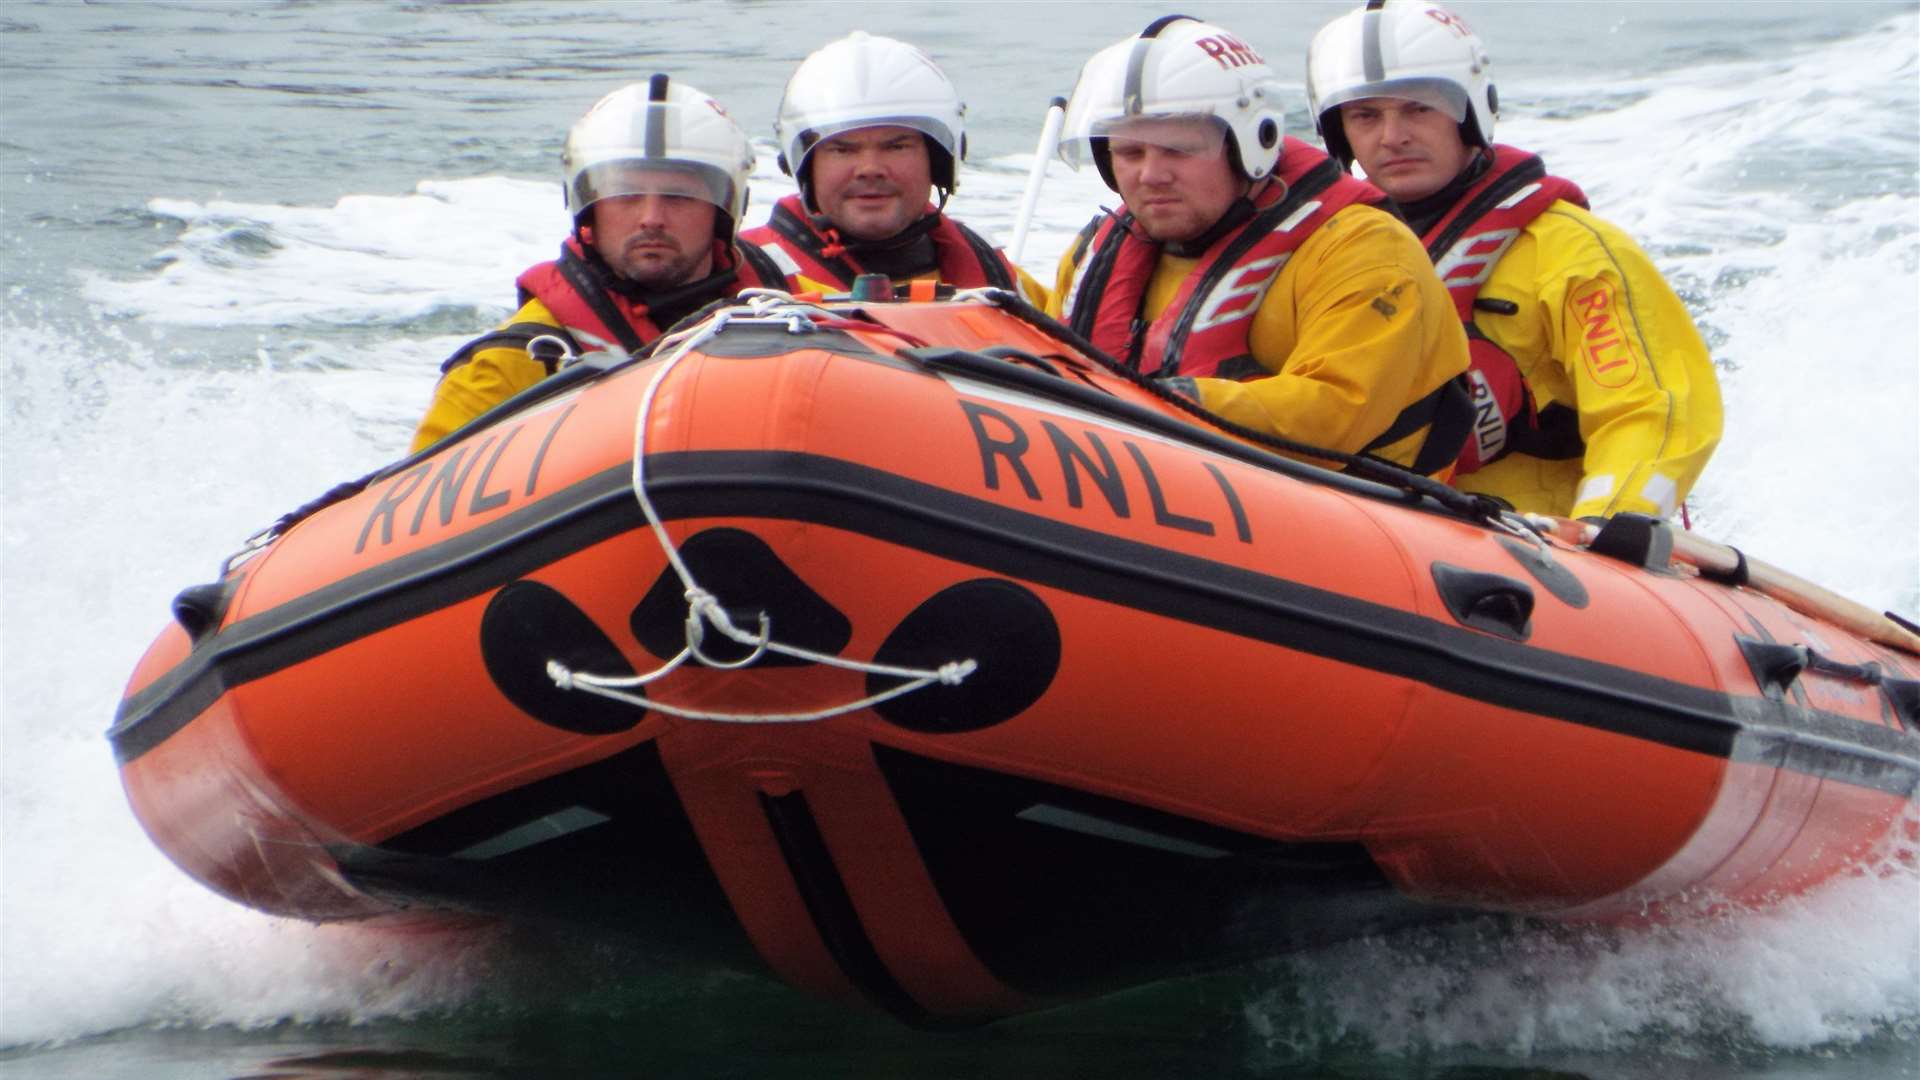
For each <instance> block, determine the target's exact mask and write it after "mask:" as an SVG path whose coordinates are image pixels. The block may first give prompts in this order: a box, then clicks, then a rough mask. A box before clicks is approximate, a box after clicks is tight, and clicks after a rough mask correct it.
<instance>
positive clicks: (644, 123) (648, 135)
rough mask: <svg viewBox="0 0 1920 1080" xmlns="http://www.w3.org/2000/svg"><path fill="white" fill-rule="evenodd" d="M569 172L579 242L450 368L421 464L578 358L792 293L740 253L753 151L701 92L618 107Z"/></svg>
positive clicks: (674, 90)
mask: <svg viewBox="0 0 1920 1080" xmlns="http://www.w3.org/2000/svg"><path fill="white" fill-rule="evenodd" d="M561 162H562V167H563V169H564V171H565V182H566V200H567V210H568V211H569V212H570V213H572V215H573V233H572V235H570V236H569V237H568V238H567V239H566V242H565V243H563V244H562V245H561V247H560V257H559V258H558V259H556V260H554V261H552V262H545V263H541V264H539V265H538V266H535V267H533V268H531V269H529V270H527V271H526V272H525V273H523V274H521V275H520V278H519V281H518V282H517V284H518V285H519V290H520V310H518V311H516V312H514V313H513V316H512V317H511V318H509V319H508V320H507V321H506V322H504V323H502V324H501V325H500V326H499V327H498V328H497V329H495V330H494V331H492V332H491V333H488V334H485V335H482V336H481V337H479V338H476V339H475V340H473V341H471V342H468V343H467V344H466V345H465V346H463V347H462V348H461V349H460V350H459V351H458V352H456V353H454V354H453V356H452V357H451V358H449V359H448V360H447V362H446V363H445V364H444V365H442V367H441V377H440V383H439V385H438V387H436V388H435V390H434V395H433V404H432V405H431V406H430V407H429V408H428V410H427V415H426V417H425V418H424V419H422V420H421V422H420V427H419V430H418V431H417V432H415V434H414V437H413V449H414V450H415V451H418V450H421V449H423V448H425V447H427V446H431V445H432V444H434V443H436V442H438V441H440V440H441V439H443V438H445V437H446V436H447V435H448V434H449V433H451V432H453V431H454V430H456V429H457V428H459V427H461V426H462V425H464V424H466V423H467V422H468V421H470V420H472V419H474V418H475V417H477V416H479V415H480V414H481V413H484V412H486V411H487V410H488V409H490V408H492V407H493V406H495V405H498V404H499V403H500V402H502V401H505V400H506V399H508V398H510V397H512V396H513V395H514V394H516V393H519V392H520V391H522V390H525V389H527V388H528V387H530V386H532V385H534V384H535V383H537V382H539V381H540V380H541V379H544V378H546V377H547V376H548V375H551V374H553V373H554V371H556V370H557V369H558V367H559V366H560V365H561V364H562V363H563V362H571V359H570V358H573V357H579V356H585V355H589V354H595V353H599V354H605V355H607V356H610V357H615V358H617V357H621V356H627V355H632V354H634V353H638V352H639V351H640V350H642V349H644V348H645V347H647V346H648V345H649V344H651V343H652V342H653V341H654V340H655V339H656V338H658V337H659V336H660V335H661V334H663V333H664V332H665V331H666V330H667V329H668V328H670V327H672V326H673V324H674V323H676V322H678V321H679V320H680V319H681V318H683V317H684V316H686V315H689V314H691V313H693V312H694V311H697V310H699V309H700V308H701V307H703V306H705V305H706V304H708V303H711V302H712V301H715V300H720V299H725V298H727V297H730V296H733V295H734V294H735V293H737V292H739V291H740V290H741V289H744V288H749V287H755V286H762V285H765V286H771V287H773V288H781V287H783V286H784V282H783V281H782V279H781V274H780V271H779V270H778V269H777V268H776V267H774V266H773V265H772V264H771V263H769V262H768V261H767V260H766V259H765V258H764V257H763V256H761V255H760V253H759V250H758V249H757V248H756V249H750V250H749V249H744V248H742V247H740V246H738V245H735V244H734V242H733V234H734V228H735V225H736V223H737V222H738V221H739V220H740V214H741V212H742V211H743V210H745V209H746V205H747V177H748V175H749V174H750V173H751V172H752V171H753V149H752V147H751V146H750V145H749V144H748V142H747V137H746V134H745V133H744V132H742V131H741V130H740V128H739V126H738V125H737V124H735V123H734V122H733V120H732V118H730V117H729V116H728V115H727V113H726V110H725V109H723V108H721V106H720V103H719V102H717V101H715V100H713V99H712V98H710V97H708V96H707V95H705V94H703V93H701V92H700V91H698V90H696V89H694V88H693V87H691V86H687V85H685V84H683V83H675V82H672V81H671V80H669V79H668V78H667V76H665V75H655V76H653V78H652V79H651V80H649V81H648V82H646V83H634V84H632V85H630V86H626V87H622V88H621V89H619V90H616V91H614V92H613V93H611V94H608V95H607V96H606V97H604V98H601V99H600V101H599V102H598V103H597V104H595V105H594V106H593V108H591V109H589V110H587V114H586V115H585V116H583V117H581V118H580V119H579V121H577V122H576V123H575V124H574V125H573V128H572V130H570V131H569V132H568V133H567V145H566V149H565V151H564V153H563V154H562V155H561Z"/></svg>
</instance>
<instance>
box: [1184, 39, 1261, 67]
mask: <svg viewBox="0 0 1920 1080" xmlns="http://www.w3.org/2000/svg"><path fill="white" fill-rule="evenodd" d="M1194 44H1195V45H1198V46H1200V51H1201V52H1203V53H1206V54H1207V55H1208V56H1210V57H1212V58H1213V62H1214V63H1216V64H1219V65H1220V66H1221V67H1223V68H1226V69H1228V70H1229V71H1231V70H1232V69H1234V68H1237V67H1246V66H1247V65H1248V64H1264V63H1266V61H1265V60H1263V59H1261V57H1260V54H1259V53H1257V52H1254V51H1253V46H1251V45H1249V44H1247V43H1246V42H1244V41H1241V40H1240V39H1239V38H1237V37H1234V36H1233V35H1232V34H1215V35H1213V36H1212V37H1203V38H1200V39H1199V40H1197V41H1195V42H1194Z"/></svg>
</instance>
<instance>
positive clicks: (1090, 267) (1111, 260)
mask: <svg viewBox="0 0 1920 1080" xmlns="http://www.w3.org/2000/svg"><path fill="white" fill-rule="evenodd" d="M1108 218H1112V219H1113V229H1114V234H1115V239H1113V240H1111V241H1108V243H1107V244H1106V245H1105V246H1104V247H1101V248H1099V249H1097V250H1095V251H1094V253H1093V261H1092V262H1090V263H1088V264H1087V267H1086V269H1085V270H1082V271H1081V272H1080V274H1079V279H1080V283H1079V286H1078V288H1077V289H1076V290H1075V291H1076V292H1077V293H1078V295H1080V296H1083V297H1091V298H1092V299H1093V300H1094V301H1095V302H1094V303H1076V304H1074V305H1073V310H1072V311H1070V312H1068V313H1067V315H1068V316H1069V318H1071V319H1072V324H1071V325H1072V326H1073V332H1074V333H1075V334H1077V335H1079V336H1080V337H1081V338H1082V339H1083V340H1088V341H1091V340H1092V338H1093V324H1094V322H1095V321H1096V320H1097V319H1098V317H1099V314H1100V313H1099V311H1098V310H1097V309H1098V308H1099V306H1100V305H1099V303H1098V301H1099V300H1100V298H1101V297H1102V296H1104V295H1105V294H1106V291H1107V279H1108V278H1111V277H1112V276H1113V267H1114V264H1115V263H1117V262H1119V261H1120V248H1121V247H1122V246H1123V245H1124V242H1125V240H1126V234H1127V233H1128V232H1129V231H1130V230H1132V228H1133V215H1132V214H1130V213H1127V212H1126V211H1124V210H1122V211H1114V210H1107V211H1105V212H1104V213H1102V214H1101V215H1100V216H1098V217H1095V218H1094V219H1093V220H1092V221H1089V222H1087V226H1086V228H1084V229H1081V230H1080V235H1079V236H1077V237H1075V238H1074V241H1073V245H1074V252H1075V255H1074V262H1075V263H1078V262H1079V261H1080V260H1081V259H1083V258H1085V257H1086V252H1087V247H1088V245H1090V244H1092V243H1093V238H1094V237H1095V236H1096V235H1097V234H1098V233H1099V232H1100V226H1101V225H1102V224H1103V223H1105V221H1106V220H1107V219H1108ZM1141 295H1142V296H1143V297H1144V296H1145V291H1144V290H1142V293H1141ZM1065 300H1066V298H1065V297H1061V301H1062V302H1063V303H1064V302H1065Z"/></svg>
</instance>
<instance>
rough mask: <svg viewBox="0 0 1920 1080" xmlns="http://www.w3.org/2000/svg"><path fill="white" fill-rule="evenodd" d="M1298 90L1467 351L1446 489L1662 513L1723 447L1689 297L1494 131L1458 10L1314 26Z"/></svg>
mask: <svg viewBox="0 0 1920 1080" xmlns="http://www.w3.org/2000/svg"><path fill="white" fill-rule="evenodd" d="M1307 94H1308V97H1309V98H1310V104H1311V109H1312V112H1313V115H1314V119H1315V123H1316V124H1317V126H1318V127H1319V129H1320V134H1321V138H1322V139H1324V140H1325V141H1326V144H1327V149H1328V150H1329V151H1330V152H1331V153H1332V154H1333V155H1334V156H1335V157H1337V158H1339V159H1340V160H1341V162H1342V164H1350V163H1352V162H1355V161H1358V162H1359V164H1360V167H1361V168H1363V169H1365V170H1366V174H1367V179H1368V180H1370V181H1372V182H1373V183H1374V184H1376V185H1378V186H1379V187H1381V188H1383V189H1385V191H1386V192H1387V194H1389V195H1391V196H1393V198H1394V199H1395V200H1396V201H1397V202H1398V203H1399V204H1400V207H1401V209H1402V210H1403V211H1405V213H1406V216H1407V220H1408V222H1409V223H1410V224H1412V226H1413V229H1414V231H1415V232H1417V233H1419V234H1420V235H1421V239H1422V240H1423V241H1424V242H1425V244H1426V246H1427V252H1428V254H1429V255H1430V256H1431V257H1432V258H1433V260H1434V262H1435V263H1436V264H1437V268H1438V271H1439V274H1440V278H1441V280H1442V282H1443V283H1444V284H1445V285H1446V286H1447V288H1448V290H1449V291H1450V292H1451V293H1452V294H1453V299H1454V306H1455V310H1456V314H1457V317H1458V318H1459V319H1460V320H1461V321H1462V322H1463V323H1464V324H1465V325H1466V328H1467V336H1468V338H1469V339H1470V340H1471V343H1472V351H1473V370H1472V372H1471V373H1470V375H1469V378H1470V379H1471V380H1472V382H1473V383H1474V394H1475V398H1476V405H1477V409H1476V419H1475V428H1474V434H1473V437H1472V438H1471V439H1469V440H1468V443H1467V450H1466V452H1465V453H1464V454H1463V455H1462V456H1461V463H1460V467H1459V471H1458V473H1456V475H1455V477H1454V484H1455V485H1456V486H1458V487H1460V488H1462V489H1464V490H1467V491H1472V492H1476V493H1480V494H1485V495H1492V496H1495V497H1497V498H1499V499H1501V500H1502V501H1504V502H1506V503H1508V504H1510V505H1512V506H1514V507H1516V508H1518V509H1520V510H1523V511H1528V512H1534V513H1546V514H1560V515H1564V516H1567V517H1594V518H1600V517H1606V516H1607V515H1610V514H1615V513H1619V512H1621V511H1634V512H1637V513H1642V514H1649V515H1653V516H1655V517H1669V516H1671V515H1672V514H1673V513H1674V511H1675V510H1676V509H1677V508H1678V507H1679V506H1680V505H1681V503H1682V500H1684V499H1685V498H1686V496H1687V491H1688V490H1689V489H1690V488H1691V487H1692V486H1693V483H1694V481H1695V480H1697V479H1698V478H1699V476H1700V472H1701V470H1702V469H1704V468H1705V467H1706V464H1707V459H1708V458H1709V457H1710V456H1711V455H1712V454H1713V449H1714V447H1715V445H1717V444H1718V443H1719V441H1720V425H1721V411H1720V384H1719V378H1718V376H1717V375H1716V374H1715V373H1714V369H1713V361H1712V359H1711V358H1710V357H1709V356H1708V354H1707V347H1706V343H1705V342H1703V341H1701V339H1700V334H1699V332H1698V331H1697V330H1695V328H1694V325H1693V320H1692V318H1690V317H1689V316H1688V314H1687V308H1686V305H1685V304H1684V303H1682V302H1681V300H1680V298H1679V297H1678V296H1676V295H1674V291H1673V289H1672V288H1671V287H1670V286H1669V285H1668V284H1667V282H1666V280H1665V279H1664V278H1662V277H1661V276H1660V272H1659V270H1657V269H1655V268H1654V265H1653V261H1652V260H1651V259H1649V258H1648V257H1647V255H1646V252H1644V251H1642V250H1641V249H1640V246H1639V245H1638V244H1635V243H1634V242H1633V240H1632V238H1631V237H1629V236H1627V234H1626V233H1624V232H1622V231H1621V230H1620V229H1619V228H1617V227H1615V226H1614V225H1612V224H1610V223H1608V222H1606V221H1604V220H1602V219H1600V218H1598V217H1595V216H1594V215H1593V214H1591V213H1589V212H1588V210H1587V199H1586V196H1585V195H1584V194H1582V193H1581V191H1580V189H1579V188H1578V187H1577V186H1575V185H1574V184H1573V183H1572V182H1571V181H1568V180H1564V179H1561V178H1560V177H1557V176H1552V175H1549V174H1548V173H1547V171H1546V167H1545V166H1544V165H1542V164H1541V161H1540V159H1539V157H1537V156H1535V155H1533V154H1530V153H1527V152H1525V151H1523V150H1517V149H1515V148H1513V147H1511V146H1502V145H1496V144H1495V143H1494V141H1493V121H1494V114H1495V109H1496V107H1497V103H1498V99H1497V97H1496V95H1495V92H1494V86H1493V73H1492V61H1491V60H1490V59H1489V58H1488V56H1487V52H1486V49H1485V48H1484V47H1483V46H1482V45H1481V43H1480V38H1479V36H1478V35H1476V34H1475V33H1474V32H1473V31H1472V30H1471V29H1470V28H1468V26H1467V24H1466V23H1465V22H1464V21H1463V20H1462V19H1461V18H1460V17H1459V16H1458V15H1456V14H1454V13H1453V12H1451V11H1448V10H1447V9H1446V8H1444V7H1441V6H1439V5H1437V4H1433V3H1428V2H1426V0H1411V2H1404V3H1403V2H1401V0H1386V2H1385V3H1382V2H1381V0H1374V2H1372V3H1369V4H1367V5H1366V6H1365V7H1363V8H1358V9H1355V10H1354V11H1352V12H1350V13H1348V14H1346V15H1343V16H1341V17H1340V18H1339V19H1336V20H1334V21H1333V22H1331V23H1329V24H1328V25H1327V26H1326V27H1325V28H1324V29H1323V30H1321V31H1320V33H1319V35H1318V36H1316V37H1315V38H1314V41H1313V47H1312V49H1311V50H1310V52H1309V53H1308V72H1307Z"/></svg>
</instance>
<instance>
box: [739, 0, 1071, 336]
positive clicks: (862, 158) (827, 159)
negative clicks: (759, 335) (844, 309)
mask: <svg viewBox="0 0 1920 1080" xmlns="http://www.w3.org/2000/svg"><path fill="white" fill-rule="evenodd" d="M965 115H966V106H965V105H964V104H962V103H961V101H960V96H959V95H958V94H957V93H955V91H954V88H953V84H952V83H951V82H949V81H948V80H947V77H946V75H945V74H944V73H943V72H942V71H941V70H940V68H939V67H938V66H937V65H935V64H934V62H933V61H932V60H931V59H929V58H928V57H927V54H926V53H923V52H921V51H920V50H919V49H916V48H914V47H913V46H912V45H909V44H907V43H905V42H903V41H895V40H894V39H892V38H885V37H876V36H873V35H870V34H867V33H865V32H863V31H856V32H854V33H853V34H850V35H848V36H847V37H844V38H841V39H840V40H838V41H834V42H830V43H829V44H827V45H825V46H822V47H821V48H820V49H819V50H818V51H816V52H815V53H813V54H812V55H811V56H809V57H807V58H806V59H805V60H804V61H802V62H801V64H800V66H799V68H797V69H796V70H795V71H794V73H793V77H792V78H791V79H789V80H788V82H787V89H786V94H785V95H784V96H783V97H782V98H781V101H780V114H779V118H778V119H777V120H776V121H775V122H774V135H775V137H776V138H777V139H778V141H779V143H780V167H781V169H782V170H784V171H786V172H787V173H788V174H789V175H791V176H792V177H793V178H794V179H795V180H796V181H797V182H798V183H799V185H800V192H799V194H797V195H789V196H787V197H786V198H784V199H781V200H780V201H779V203H777V204H776V205H775V206H774V208H773V215H772V217H771V218H770V219H769V220H768V222H767V223H766V224H765V225H762V226H760V227H758V228H754V229H749V230H747V231H746V232H744V233H743V234H742V235H741V241H742V242H743V243H745V244H753V245H757V246H758V248H759V249H760V250H761V251H763V252H764V253H765V254H766V255H768V256H769V257H771V258H772V259H773V261H774V262H775V263H777V264H778V265H779V266H780V269H781V270H782V271H784V272H785V274H786V278H787V283H788V287H789V289H790V290H791V291H793V292H820V293H844V292H846V291H848V290H849V289H850V288H851V287H852V285H853V280H854V278H855V277H857V276H859V275H861V274H884V275H886V276H887V277H888V278H891V279H892V281H893V283H894V285H895V287H896V289H897V290H900V291H901V292H902V293H907V292H909V291H910V285H911V283H912V282H914V281H921V282H926V283H931V282H935V281H938V282H941V283H944V284H947V285H952V286H955V287H958V288H978V287H981V286H995V287H998V288H1002V289H1014V288H1016V287H1018V288H1019V289H1020V291H1021V292H1023V293H1024V294H1025V295H1026V296H1027V298H1028V299H1029V300H1030V301H1032V302H1033V303H1035V304H1044V303H1045V302H1046V289H1045V288H1044V287H1043V286H1042V285H1040V283H1039V282H1037V281H1035V280H1033V279H1032V278H1031V277H1029V276H1027V275H1026V274H1024V273H1022V272H1020V271H1019V270H1018V269H1017V268H1016V267H1014V265H1013V264H1012V263H1011V262H1010V261H1008V259H1007V257H1006V255H1005V254H1004V253H1002V252H1001V251H1000V250H999V249H998V248H996V247H994V246H993V245H992V244H991V243H989V242H988V241H987V240H986V239H985V238H984V237H982V236H980V234H978V233H976V232H974V231H973V230H972V229H969V228H967V227H966V226H965V225H962V224H960V223H959V222H958V221H955V220H953V219H952V218H950V217H948V216H947V215H946V212H945V210H946V205H947V199H948V198H949V197H950V196H951V195H952V194H953V191H954V189H955V188H956V187H958V186H959V182H960V168H959V166H960V161H961V160H962V159H963V158H965V157H966V154H967V138H966V131H965V128H964V126H963V120H964V118H965ZM936 188H937V189H938V190H939V192H940V201H939V202H938V203H934V202H933V201H932V198H933V192H934V190H935V189H936Z"/></svg>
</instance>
